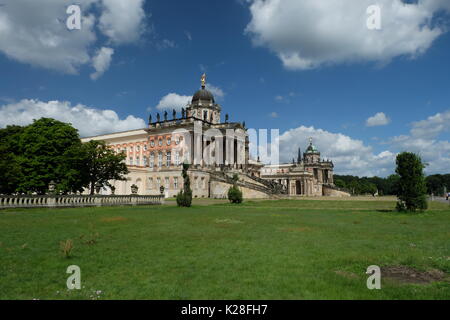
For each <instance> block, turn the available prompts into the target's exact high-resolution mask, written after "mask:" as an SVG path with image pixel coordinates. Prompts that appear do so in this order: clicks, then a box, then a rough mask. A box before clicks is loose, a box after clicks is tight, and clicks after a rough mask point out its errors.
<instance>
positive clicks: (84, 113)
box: [0, 99, 146, 137]
mask: <svg viewBox="0 0 450 320" xmlns="http://www.w3.org/2000/svg"><path fill="white" fill-rule="evenodd" d="M42 117H48V118H54V119H57V120H60V121H63V122H68V123H71V124H72V125H73V126H74V127H75V128H77V129H78V130H79V132H80V135H81V136H82V137H86V136H93V135H99V134H104V133H111V132H118V131H126V130H132V129H139V128H145V127H146V124H145V121H144V120H143V119H141V118H136V117H134V116H132V115H129V116H127V117H126V118H125V119H120V118H119V116H118V115H117V113H116V112H115V111H113V110H100V109H95V108H90V107H87V106H85V105H82V104H77V105H72V104H71V103H70V102H67V101H48V102H43V101H39V100H33V99H24V100H21V101H19V102H17V103H12V104H7V105H3V106H0V127H1V128H3V127H5V126H7V125H11V124H16V125H27V124H29V123H31V122H32V121H33V119H39V118H42Z"/></svg>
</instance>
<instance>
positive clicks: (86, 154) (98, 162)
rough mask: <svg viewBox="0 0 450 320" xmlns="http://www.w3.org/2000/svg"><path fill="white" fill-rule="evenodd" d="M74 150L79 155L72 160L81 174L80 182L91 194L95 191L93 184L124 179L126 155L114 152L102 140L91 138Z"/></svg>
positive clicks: (104, 184) (103, 184)
mask: <svg viewBox="0 0 450 320" xmlns="http://www.w3.org/2000/svg"><path fill="white" fill-rule="evenodd" d="M76 152H79V155H80V156H79V157H76V156H75V157H74V161H75V162H76V163H78V165H79V166H80V169H81V172H82V174H83V177H82V184H83V185H84V186H85V187H88V188H89V190H90V193H91V194H94V193H95V186H96V185H101V186H102V187H103V186H109V187H110V186H111V185H110V183H109V181H110V180H125V179H126V178H125V177H124V175H125V174H127V173H128V172H129V171H128V168H127V165H126V164H125V162H124V160H125V157H126V155H125V154H123V153H120V154H116V153H115V152H114V151H113V150H112V149H110V148H109V147H108V146H107V145H106V143H105V142H104V141H100V140H91V141H89V142H87V143H85V144H83V145H82V146H81V147H80V148H79V149H78V150H76Z"/></svg>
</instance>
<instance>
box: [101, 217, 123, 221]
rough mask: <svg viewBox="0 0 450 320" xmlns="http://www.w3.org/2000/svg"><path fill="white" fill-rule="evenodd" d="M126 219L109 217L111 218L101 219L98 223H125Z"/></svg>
mask: <svg viewBox="0 0 450 320" xmlns="http://www.w3.org/2000/svg"><path fill="white" fill-rule="evenodd" d="M127 220H128V219H127V218H124V217H111V218H102V219H100V221H102V222H116V221H127Z"/></svg>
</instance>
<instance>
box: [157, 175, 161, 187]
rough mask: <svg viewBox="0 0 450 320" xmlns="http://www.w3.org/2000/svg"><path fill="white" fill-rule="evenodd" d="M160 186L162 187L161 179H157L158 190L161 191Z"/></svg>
mask: <svg viewBox="0 0 450 320" xmlns="http://www.w3.org/2000/svg"><path fill="white" fill-rule="evenodd" d="M160 186H161V178H160V177H158V178H156V188H158V189H159V187H160Z"/></svg>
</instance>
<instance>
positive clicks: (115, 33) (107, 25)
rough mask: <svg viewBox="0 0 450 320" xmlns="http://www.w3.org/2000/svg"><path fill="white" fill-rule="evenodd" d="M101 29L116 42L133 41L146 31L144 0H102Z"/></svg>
mask: <svg viewBox="0 0 450 320" xmlns="http://www.w3.org/2000/svg"><path fill="white" fill-rule="evenodd" d="M102 3H103V12H102V14H101V16H100V22H99V27H100V30H101V31H102V32H103V33H104V34H105V35H106V36H108V37H109V39H110V40H111V41H112V42H113V43H115V44H124V43H131V42H134V41H136V40H138V39H139V37H140V35H141V34H142V33H143V32H144V31H145V28H146V26H145V23H144V19H145V12H144V9H143V5H144V0H126V1H123V0H102Z"/></svg>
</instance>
